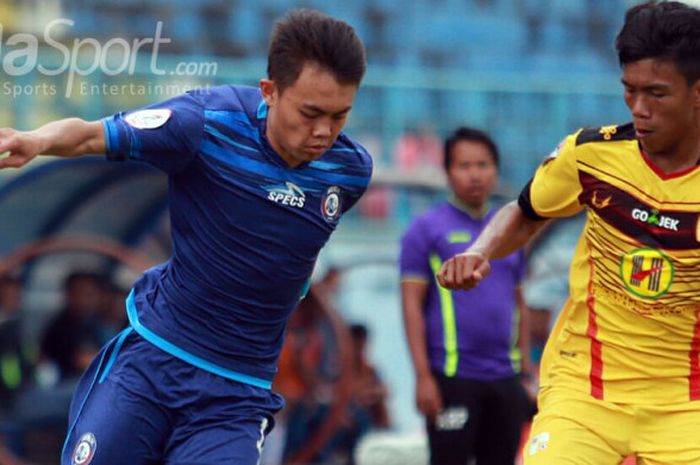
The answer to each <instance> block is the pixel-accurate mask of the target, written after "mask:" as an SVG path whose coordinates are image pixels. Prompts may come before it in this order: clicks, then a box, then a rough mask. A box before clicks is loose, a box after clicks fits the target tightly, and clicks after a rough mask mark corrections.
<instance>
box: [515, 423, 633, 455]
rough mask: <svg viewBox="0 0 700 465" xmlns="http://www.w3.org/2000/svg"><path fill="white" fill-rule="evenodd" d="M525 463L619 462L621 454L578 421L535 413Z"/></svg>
mask: <svg viewBox="0 0 700 465" xmlns="http://www.w3.org/2000/svg"><path fill="white" fill-rule="evenodd" d="M523 458H524V464H525V465H617V464H619V463H620V462H621V461H622V455H621V454H620V453H619V452H617V451H616V450H614V449H613V448H612V447H611V446H610V445H609V444H608V443H607V442H606V441H605V439H604V438H603V437H601V436H600V435H599V434H597V433H595V432H594V431H591V430H590V429H589V428H587V427H585V426H583V425H582V424H581V423H578V422H577V421H575V420H572V419H570V418H564V417H559V416H540V415H539V414H538V415H537V416H535V420H534V422H533V424H532V429H531V431H530V438H529V440H528V441H527V442H526V443H525V449H524V450H523Z"/></svg>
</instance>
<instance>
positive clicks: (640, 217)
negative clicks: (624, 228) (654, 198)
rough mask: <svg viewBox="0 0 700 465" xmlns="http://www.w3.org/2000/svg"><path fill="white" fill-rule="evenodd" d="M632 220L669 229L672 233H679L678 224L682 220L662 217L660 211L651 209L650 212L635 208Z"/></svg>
mask: <svg viewBox="0 0 700 465" xmlns="http://www.w3.org/2000/svg"><path fill="white" fill-rule="evenodd" d="M632 218H634V219H635V220H637V221H641V222H642V223H646V224H648V225H651V226H656V227H657V228H663V229H668V230H670V231H678V223H679V222H680V220H676V219H674V218H671V217H670V216H665V215H660V214H659V211H658V210H655V209H653V208H652V209H651V210H649V211H646V210H642V209H639V208H635V209H633V210H632Z"/></svg>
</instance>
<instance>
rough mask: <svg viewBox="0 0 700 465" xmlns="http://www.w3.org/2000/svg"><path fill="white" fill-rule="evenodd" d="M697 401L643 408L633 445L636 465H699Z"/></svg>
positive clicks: (699, 426)
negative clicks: (642, 415) (635, 453)
mask: <svg viewBox="0 0 700 465" xmlns="http://www.w3.org/2000/svg"><path fill="white" fill-rule="evenodd" d="M698 404H700V402H697V401H696V402H687V403H685V404H681V405H676V406H672V407H668V408H664V407H650V408H648V409H645V410H647V411H645V413H644V417H643V419H642V420H641V421H640V427H639V428H638V430H639V434H638V437H637V438H635V444H634V447H635V450H636V452H637V463H638V465H667V464H673V465H691V464H692V465H696V464H700V439H699V438H700V405H698Z"/></svg>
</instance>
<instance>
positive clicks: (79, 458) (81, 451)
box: [73, 433, 97, 465]
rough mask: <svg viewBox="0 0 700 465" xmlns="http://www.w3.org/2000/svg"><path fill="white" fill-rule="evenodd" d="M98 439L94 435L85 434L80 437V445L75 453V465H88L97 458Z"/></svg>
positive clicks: (76, 447)
mask: <svg viewBox="0 0 700 465" xmlns="http://www.w3.org/2000/svg"><path fill="white" fill-rule="evenodd" d="M96 450H97V439H95V435H94V434H92V433H85V434H83V435H82V436H81V437H80V440H79V441H78V445H77V446H75V450H74V451H73V465H88V464H89V463H90V462H91V461H92V458H93V457H94V456H95V451H96Z"/></svg>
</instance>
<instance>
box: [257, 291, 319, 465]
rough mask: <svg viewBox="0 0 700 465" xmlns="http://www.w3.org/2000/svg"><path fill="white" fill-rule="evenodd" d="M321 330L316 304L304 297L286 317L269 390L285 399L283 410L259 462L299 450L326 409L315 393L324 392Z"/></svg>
mask: <svg viewBox="0 0 700 465" xmlns="http://www.w3.org/2000/svg"><path fill="white" fill-rule="evenodd" d="M324 344H325V341H324V334H323V332H322V330H321V312H320V309H319V303H318V301H317V299H316V298H315V297H314V295H313V294H310V295H309V296H307V297H306V298H305V299H304V300H302V301H301V302H300V304H299V307H298V308H297V309H296V310H295V311H294V312H293V313H292V314H291V316H290V317H289V322H288V323H287V335H286V338H285V342H284V346H283V347H282V352H281V353H280V358H279V363H278V371H277V376H276V377H275V381H274V383H273V390H275V391H277V392H279V393H280V394H281V395H283V396H284V398H285V407H284V409H283V410H282V411H281V412H280V413H279V414H278V415H277V416H276V417H275V422H276V425H275V429H274V430H273V433H272V434H271V435H270V436H269V437H268V438H267V439H266V440H265V451H264V457H263V462H262V463H264V464H265V465H273V464H278V463H281V462H282V457H289V456H291V455H292V454H294V453H295V452H297V451H298V450H299V449H301V448H302V447H303V446H304V444H305V443H306V441H307V440H308V438H309V437H310V435H311V434H313V432H314V431H315V428H316V426H317V425H318V423H319V422H320V421H321V419H322V417H323V415H324V414H325V412H326V409H325V407H324V406H323V405H321V401H323V400H324V399H323V398H321V399H319V393H320V392H322V391H323V390H324V387H323V380H322V379H321V370H320V366H321V362H322V359H323V356H324V352H326V347H325V346H324Z"/></svg>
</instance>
